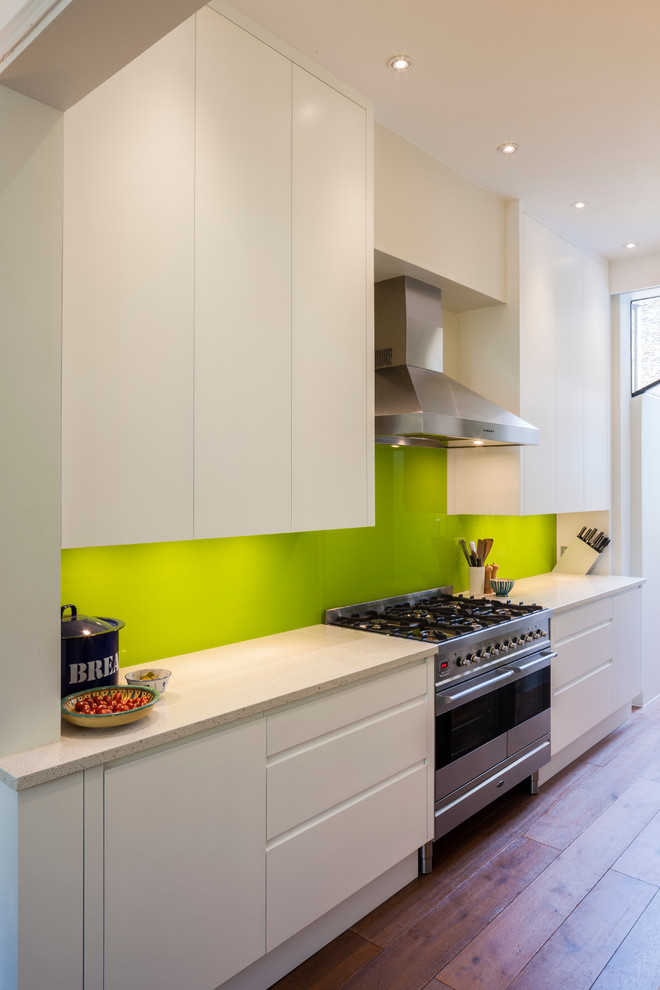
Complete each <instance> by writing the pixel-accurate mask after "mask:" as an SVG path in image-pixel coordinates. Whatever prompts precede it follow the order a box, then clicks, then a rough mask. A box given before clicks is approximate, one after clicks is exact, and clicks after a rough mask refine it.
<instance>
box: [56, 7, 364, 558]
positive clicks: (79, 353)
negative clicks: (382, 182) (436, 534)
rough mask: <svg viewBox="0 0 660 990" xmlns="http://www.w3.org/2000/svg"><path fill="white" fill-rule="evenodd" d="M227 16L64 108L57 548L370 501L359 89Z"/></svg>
mask: <svg viewBox="0 0 660 990" xmlns="http://www.w3.org/2000/svg"><path fill="white" fill-rule="evenodd" d="M240 21H241V23H240V26H239V25H237V24H236V23H234V22H233V20H229V19H228V18H226V17H225V16H223V15H221V14H219V13H217V12H216V11H214V10H211V9H210V8H208V7H206V8H203V9H202V10H201V11H199V13H198V14H197V15H196V17H195V18H192V19H191V20H190V21H188V22H186V23H185V24H183V25H182V26H181V27H180V28H178V29H177V30H176V31H174V32H172V34H171V35H168V36H167V37H166V38H164V39H163V40H162V41H161V42H159V43H158V44H157V45H155V46H154V47H153V48H152V49H150V50H149V51H148V52H146V53H145V54H144V55H142V56H140V57H139V58H138V59H136V60H135V61H134V62H133V63H131V65H129V66H127V67H126V68H125V69H123V70H122V71H121V72H119V73H118V74H117V75H116V76H114V77H113V78H112V79H110V80H109V81H108V82H107V83H104V84H103V86H101V87H99V89H98V90H96V91H95V92H94V93H92V94H91V95H90V96H89V97H87V98H86V99H84V100H83V101H81V103H79V104H78V105H77V106H76V107H74V108H73V109H72V110H70V111H68V112H67V114H66V118H65V126H66V132H65V155H66V160H65V183H66V185H65V243H64V296H65V302H64V357H63V363H64V371H63V374H64V396H65V397H64V414H63V432H64V487H63V502H64V506H63V517H64V546H92V545H105V544H116V543H137V542H152V541H163V540H181V539H192V538H213V537H222V536H240V535H249V534H258V533H276V532H291V531H292V530H293V531H297V530H306V529H330V528H337V527H348V526H365V525H370V524H372V523H373V396H372V388H373V384H372V377H373V359H372V348H373V331H372V315H371V308H372V301H371V288H372V283H373V273H372V265H373V262H372V256H373V241H372V226H373V222H372V208H371V197H372V147H371V126H372V118H371V109H370V106H369V104H368V103H367V102H366V101H362V100H361V99H360V98H359V97H356V96H355V94H352V93H349V92H347V91H346V92H344V91H343V87H341V86H340V85H339V84H337V83H336V81H333V80H331V79H330V78H326V77H325V76H324V74H323V73H322V72H321V70H319V74H318V75H317V74H316V70H315V67H313V66H311V64H306V65H305V66H304V67H302V66H301V65H299V64H297V62H296V61H294V60H292V58H291V55H290V53H287V54H286V55H284V54H282V53H281V52H280V51H278V50H277V46H274V45H273V43H272V39H271V41H270V43H269V42H268V41H266V42H264V41H263V40H261V37H260V33H261V32H260V30H259V29H257V28H255V27H254V25H247V26H246V24H245V22H243V20H242V19H240ZM319 76H321V77H323V78H319Z"/></svg>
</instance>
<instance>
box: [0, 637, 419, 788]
mask: <svg viewBox="0 0 660 990" xmlns="http://www.w3.org/2000/svg"><path fill="white" fill-rule="evenodd" d="M307 628H308V629H315V628H317V627H307ZM320 628H322V629H324V630H326V629H327V628H328V627H325V626H322V627H320ZM302 631H303V630H293V633H296V632H302ZM287 635H288V634H286V633H279V634H276V635H275V636H273V637H263V638H261V639H259V640H254V641H247V642H246V643H241V644H232V645H236V646H239V647H242V648H243V650H245V648H249V645H250V642H252V643H255V644H260V645H261V644H262V643H264V642H266V641H268V640H275V639H276V638H277V637H280V638H282V639H284V637H286V636H287ZM351 638H352V639H353V640H354V641H355V642H356V643H359V642H360V641H363V642H364V643H365V644H367V645H368V646H369V648H370V651H371V652H374V651H375V652H378V646H377V643H378V642H381V643H382V648H383V650H384V651H385V649H386V646H387V642H388V640H386V639H385V638H384V637H383V638H381V637H378V638H377V639H376V638H375V637H374V636H373V634H372V633H367V632H353V631H351ZM389 642H391V640H389ZM399 642H401V641H399ZM332 648H333V649H335V648H336V646H335V645H333V647H332ZM229 649H231V647H218V648H217V651H222V650H229ZM405 649H406V653H405V655H401V656H397V657H389V658H383V659H382V660H376V661H372V662H369V663H367V664H366V665H364V666H360V665H359V663H356V664H355V665H354V666H353V667H352V668H351V669H350V670H347V671H345V672H342V673H341V674H333V675H331V676H328V677H320V678H319V680H318V681H313V682H311V683H304V684H303V683H300V684H298V685H296V686H293V687H291V688H290V689H289V690H286V691H277V692H275V693H272V694H264V696H263V697H261V698H260V699H259V700H257V701H255V702H253V703H252V704H247V705H244V706H240V707H236V708H231V709H225V710H223V711H220V710H219V711H218V712H217V714H213V715H210V716H205V717H202V718H199V719H190V720H189V721H186V722H183V723H181V724H179V725H175V726H171V727H168V728H164V729H161V730H159V729H158V728H157V727H156V725H154V726H153V731H152V732H148V734H147V735H142V736H140V737H139V738H130V739H124V740H122V739H118V740H117V741H116V742H113V740H112V735H104V736H103V737H102V738H101V737H100V736H99V737H96V738H95V733H96V732H97V730H94V729H81V728H76V727H72V726H70V727H68V731H69V732H70V733H72V735H71V736H69V737H64V736H63V737H62V738H61V739H60V740H59V741H57V742H53V743H49V744H46V745H45V746H41V747H38V748H37V749H34V750H26V751H24V752H23V753H14V754H11V755H8V756H6V757H0V783H3V784H5V785H7V786H8V787H10V788H11V789H12V790H14V791H24V790H27V789H29V788H31V787H36V786H38V785H40V784H45V783H48V782H50V781H53V780H57V779H59V778H62V777H66V776H70V775H72V774H74V773H78V772H80V771H82V770H89V769H91V768H93V767H96V766H102V765H104V764H107V763H112V762H114V761H116V760H121V759H125V758H126V757H129V756H134V755H136V754H138V753H148V752H149V751H150V750H154V749H157V748H159V747H160V746H165V745H168V744H170V743H174V742H180V741H184V740H186V739H189V738H192V737H194V736H196V735H199V734H202V733H204V732H207V731H209V730H212V729H216V728H221V727H222V726H229V725H231V724H232V723H237V722H241V721H245V720H249V719H254V718H258V717H260V716H263V715H266V714H267V713H268V712H270V711H273V710H275V709H279V708H285V707H287V706H288V705H291V704H294V703H296V702H298V701H304V700H310V699H313V698H314V697H316V696H318V695H320V694H325V693H327V692H331V691H334V690H337V689H339V688H342V687H345V686H349V685H350V684H355V683H358V682H360V681H364V680H368V679H369V678H371V677H376V676H378V675H380V674H383V673H387V672H388V671H395V670H396V669H398V668H401V667H405V666H408V665H410V664H412V663H414V662H415V661H419V660H425V659H426V658H427V657H430V656H433V654H434V653H435V647H434V646H429V645H428V644H412V643H409V642H406V643H405ZM215 652H216V650H210V651H202V654H203V653H215ZM187 656H194V655H187ZM176 659H177V658H172V659H171V660H163V661H162V663H163V665H165V666H167V665H169V664H171V663H173V662H174V661H175V660H176ZM183 659H185V656H184V658H183ZM283 662H285V663H286V662H288V663H291V662H292V661H291V660H290V659H289V658H285V659H284V661H283ZM276 663H277V661H273V664H274V665H275V664H276ZM129 669H130V668H129V667H127V668H125V670H129ZM122 670H124V668H122ZM148 718H149V714H147V715H146V716H145V719H143V720H142V719H141V720H140V721H139V722H135V723H132V725H131V726H130V727H129V726H126V727H123V728H126V729H128V728H133V727H135V726H137V727H138V728H139V729H142V730H144V728H146V727H147V726H145V724H144V723H145V722H146V721H147V719H148ZM101 731H103V730H98V732H99V733H100V732H101ZM107 731H108V732H109V733H112V732H118V731H119V732H120V731H122V730H121V729H114V730H112V729H111V730H107ZM87 739H89V741H90V744H92V745H93V744H94V743H96V742H97V740H98V741H100V742H102V744H103V745H101V746H99V747H97V748H95V749H94V751H93V752H89V753H87V754H83V755H80V754H77V755H74V756H72V757H71V758H68V759H67V758H66V757H65V756H64V755H61V756H59V757H58V756H57V755H55V754H56V750H59V749H66V747H67V745H73V746H75V745H80V744H83V745H84V743H85V740H87ZM49 752H50V754H52V755H51V756H50V758H49ZM40 763H41V765H39V764H40ZM21 767H22V769H21Z"/></svg>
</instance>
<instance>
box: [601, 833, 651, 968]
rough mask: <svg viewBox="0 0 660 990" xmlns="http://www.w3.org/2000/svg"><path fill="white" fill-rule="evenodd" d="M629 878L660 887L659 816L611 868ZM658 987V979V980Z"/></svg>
mask: <svg viewBox="0 0 660 990" xmlns="http://www.w3.org/2000/svg"><path fill="white" fill-rule="evenodd" d="M613 868H614V869H615V870H617V871H618V872H619V873H626V874H627V875H628V876H629V877H637V879H638V880H646V881H647V882H648V883H652V884H655V886H656V887H660V815H655V817H654V818H652V819H651V821H650V822H649V823H648V825H647V826H646V828H644V829H642V831H641V832H640V833H639V835H638V836H637V838H636V839H634V840H633V841H632V842H631V843H630V845H629V846H628V848H627V849H626V850H625V852H623V853H622V854H621V856H619V858H618V859H617V861H616V863H615V864H614V867H613ZM658 938H660V933H658ZM658 986H660V979H659V980H658Z"/></svg>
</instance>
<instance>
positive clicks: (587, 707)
mask: <svg viewBox="0 0 660 990" xmlns="http://www.w3.org/2000/svg"><path fill="white" fill-rule="evenodd" d="M612 676H613V665H612V664H611V663H609V664H606V665H605V666H603V667H601V668H600V669H599V670H594V671H593V673H591V674H588V675H587V676H586V677H583V678H582V679H581V680H579V681H575V682H574V683H573V684H569V685H567V686H566V687H564V688H561V689H560V690H559V691H556V692H555V693H554V695H553V698H552V706H551V725H552V727H551V734H550V741H551V744H552V755H553V756H554V755H555V754H556V753H559V752H560V751H561V750H562V749H563V748H564V746H568V744H569V743H572V742H573V741H574V740H575V739H578V738H579V737H580V736H581V735H582V734H583V733H585V732H588V730H589V729H591V728H593V726H594V725H598V723H599V722H601V721H602V720H603V719H604V718H607V716H608V715H610V714H611V713H612Z"/></svg>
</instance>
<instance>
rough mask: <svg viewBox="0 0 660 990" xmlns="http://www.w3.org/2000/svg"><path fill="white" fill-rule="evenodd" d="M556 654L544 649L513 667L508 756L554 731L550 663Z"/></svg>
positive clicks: (510, 684) (509, 689)
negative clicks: (552, 724)
mask: <svg viewBox="0 0 660 990" xmlns="http://www.w3.org/2000/svg"><path fill="white" fill-rule="evenodd" d="M556 656H557V654H556V653H553V652H552V651H551V650H542V651H541V652H540V653H535V654H533V655H532V656H530V657H527V658H526V659H525V661H524V662H522V663H519V664H515V665H512V666H511V668H510V669H511V670H512V671H513V675H514V676H513V679H512V681H511V682H510V683H509V685H508V691H509V703H510V706H511V707H510V713H509V734H508V739H507V756H512V755H513V754H514V753H517V752H519V751H520V750H521V749H524V748H525V746H528V745H529V744H530V743H533V742H534V741H535V740H536V739H540V738H541V737H542V736H545V735H547V734H548V733H549V732H550V664H551V662H552V660H553V659H554V657H556Z"/></svg>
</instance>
